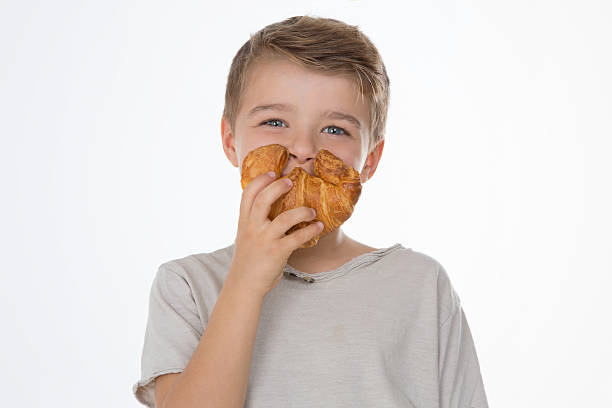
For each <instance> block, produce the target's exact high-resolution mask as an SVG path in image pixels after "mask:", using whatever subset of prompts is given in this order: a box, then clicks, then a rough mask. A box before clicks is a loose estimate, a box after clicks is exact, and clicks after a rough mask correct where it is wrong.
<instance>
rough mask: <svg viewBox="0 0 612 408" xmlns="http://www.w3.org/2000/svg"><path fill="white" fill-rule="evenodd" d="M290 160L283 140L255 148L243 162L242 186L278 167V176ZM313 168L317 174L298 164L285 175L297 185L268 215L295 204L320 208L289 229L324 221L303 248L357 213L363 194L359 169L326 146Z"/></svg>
mask: <svg viewBox="0 0 612 408" xmlns="http://www.w3.org/2000/svg"><path fill="white" fill-rule="evenodd" d="M288 160H289V152H288V151H287V148H285V147H284V146H282V145H279V144H270V145H266V146H261V147H259V148H257V149H254V150H252V151H251V152H249V153H248V154H247V156H246V157H245V158H244V162H243V163H242V175H241V184H242V188H243V189H244V188H245V187H246V186H247V185H248V184H249V183H250V182H251V180H253V179H254V178H255V177H257V176H259V175H260V174H263V173H267V172H269V171H274V172H275V173H276V175H277V177H278V176H279V175H280V174H282V171H283V169H284V168H285V166H286V165H287V161H288ZM313 172H314V174H315V175H314V176H311V175H310V174H308V173H307V172H306V171H305V170H304V169H303V168H301V167H295V168H293V170H292V171H291V173H289V174H288V175H287V176H284V177H281V178H289V179H291V181H292V182H293V187H292V188H291V190H289V191H288V192H287V193H285V194H283V195H282V196H281V197H280V198H279V199H278V200H276V201H275V202H274V203H273V204H272V206H271V209H270V213H269V214H268V218H269V219H270V220H274V218H276V217H277V216H278V215H279V214H280V213H282V212H284V211H287V210H289V209H292V208H297V207H302V206H305V207H311V208H314V209H315V210H316V212H317V215H316V217H315V219H313V220H312V221H308V222H300V223H298V224H296V225H294V226H293V227H291V228H290V229H289V230H288V231H287V232H286V234H287V235H288V234H291V233H292V232H293V231H295V230H298V229H300V228H303V227H306V226H308V225H309V224H312V223H314V222H316V221H317V220H319V221H321V222H323V225H324V227H323V231H321V232H320V233H319V234H318V235H316V236H315V237H313V238H312V239H310V240H309V241H307V242H306V243H304V244H303V245H302V246H301V247H300V248H308V247H312V246H314V245H316V244H317V242H318V241H319V238H321V236H323V235H325V234H327V233H329V232H331V231H334V230H335V229H337V228H338V227H340V225H342V224H343V223H344V222H345V221H346V220H347V219H349V217H350V216H351V214H352V213H353V210H354V208H355V204H356V203H357V201H358V200H359V196H360V194H361V179H360V175H359V172H358V171H357V170H355V169H354V168H352V167H351V166H348V165H347V164H345V163H344V162H343V161H342V160H341V159H340V158H338V157H336V156H335V155H334V154H332V153H331V152H330V151H328V150H326V149H321V150H320V151H319V152H318V153H317V156H316V157H315V161H314V170H313Z"/></svg>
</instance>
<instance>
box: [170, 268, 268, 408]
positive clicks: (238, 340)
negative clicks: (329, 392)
mask: <svg viewBox="0 0 612 408" xmlns="http://www.w3.org/2000/svg"><path fill="white" fill-rule="evenodd" d="M263 298H264V295H258V294H255V293H254V292H253V291H249V290H247V289H246V288H245V287H244V286H242V282H238V281H237V280H236V279H235V274H233V273H232V271H230V273H229V275H228V277H227V278H226V281H225V283H224V285H223V288H222V289H221V293H220V294H219V297H218V299H217V302H216V304H215V307H214V309H213V311H212V313H211V315H210V318H209V321H208V324H207V326H206V330H205V331H204V334H203V335H202V337H201V339H200V343H199V344H198V347H197V348H196V350H195V352H194V353H193V355H192V357H191V359H190V360H189V363H188V364H187V367H185V370H184V371H183V372H182V373H181V375H180V376H179V377H177V381H176V382H175V383H174V384H173V386H172V388H171V389H170V391H169V392H168V395H167V396H166V399H165V401H164V407H163V408H191V407H198V408H201V407H215V408H217V407H218V408H225V407H227V408H242V407H243V406H244V401H245V398H246V389H247V384H248V379H249V370H250V366H251V357H252V354H253V345H254V343H255V334H256V333H257V326H258V324H259V316H260V313H261V307H262V303H263Z"/></svg>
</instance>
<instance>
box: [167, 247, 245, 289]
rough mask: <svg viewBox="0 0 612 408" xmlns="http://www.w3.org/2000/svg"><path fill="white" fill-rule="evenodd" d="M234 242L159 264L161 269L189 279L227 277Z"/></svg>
mask: <svg viewBox="0 0 612 408" xmlns="http://www.w3.org/2000/svg"><path fill="white" fill-rule="evenodd" d="M233 255H234V244H233V243H232V244H231V245H228V246H226V247H223V248H220V249H217V250H215V251H211V252H202V253H196V254H190V255H186V256H184V257H180V258H175V259H171V260H169V261H166V262H164V263H162V264H161V265H160V266H159V270H160V271H164V272H165V273H173V274H175V275H178V276H179V277H181V278H184V279H186V280H188V281H193V280H201V279H203V278H211V279H213V280H214V279H215V278H218V277H222V278H225V275H226V274H227V272H228V270H227V269H228V267H229V265H231V263H232V258H233Z"/></svg>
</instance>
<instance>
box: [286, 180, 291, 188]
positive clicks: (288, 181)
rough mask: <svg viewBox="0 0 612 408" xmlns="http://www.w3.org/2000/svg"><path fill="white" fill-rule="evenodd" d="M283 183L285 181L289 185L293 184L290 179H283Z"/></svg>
mask: <svg viewBox="0 0 612 408" xmlns="http://www.w3.org/2000/svg"><path fill="white" fill-rule="evenodd" d="M285 183H287V185H288V186H289V187H291V186H292V185H293V182H292V181H291V179H285Z"/></svg>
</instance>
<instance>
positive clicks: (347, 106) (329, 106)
mask: <svg viewBox="0 0 612 408" xmlns="http://www.w3.org/2000/svg"><path fill="white" fill-rule="evenodd" d="M241 99H242V100H241V107H240V113H239V114H241V115H246V114H248V112H249V111H250V110H252V109H253V108H255V107H257V106H260V105H271V104H287V105H294V106H296V107H297V111H298V112H302V113H304V111H306V110H318V111H331V110H333V111H339V112H346V113H349V114H351V115H354V116H356V117H358V119H359V120H360V121H361V122H362V123H363V124H364V125H367V124H368V123H369V119H370V106H369V101H368V98H366V97H364V96H363V95H361V94H360V92H359V86H358V83H357V81H356V79H355V76H354V75H350V74H348V73H346V74H344V73H323V72H320V71H316V70H314V69H311V68H306V67H303V66H301V65H299V64H297V63H294V62H292V61H290V60H288V59H287V58H284V57H266V58H262V59H261V60H259V61H257V62H255V63H254V65H253V66H252V67H250V69H249V72H248V73H247V75H246V77H245V85H244V92H243V95H242V97H241Z"/></svg>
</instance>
